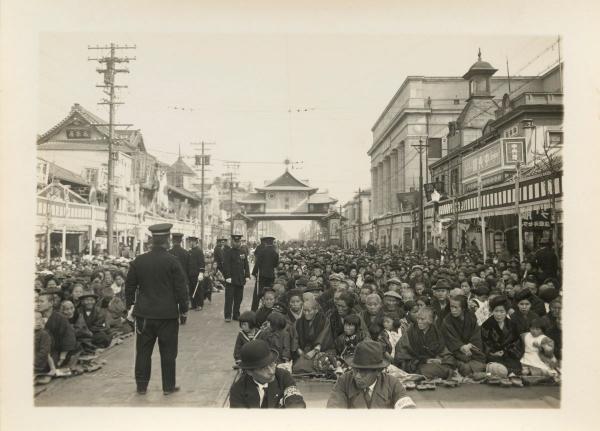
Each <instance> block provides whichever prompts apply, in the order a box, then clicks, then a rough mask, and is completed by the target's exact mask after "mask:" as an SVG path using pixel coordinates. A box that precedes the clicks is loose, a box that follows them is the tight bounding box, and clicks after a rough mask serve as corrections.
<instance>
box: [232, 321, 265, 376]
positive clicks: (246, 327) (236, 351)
mask: <svg viewBox="0 0 600 431" xmlns="http://www.w3.org/2000/svg"><path fill="white" fill-rule="evenodd" d="M239 322H240V332H239V333H238V336H237V339H236V340H235V347H234V348H233V359H234V360H235V364H236V365H235V366H234V368H237V365H238V364H239V363H240V361H241V352H242V347H244V345H245V344H246V343H247V342H248V341H252V340H254V339H255V338H256V337H257V336H258V335H259V334H260V330H258V329H257V327H256V313H255V312H254V311H244V312H243V313H242V314H240V317H239Z"/></svg>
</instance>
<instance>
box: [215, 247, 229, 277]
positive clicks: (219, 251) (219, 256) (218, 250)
mask: <svg viewBox="0 0 600 431" xmlns="http://www.w3.org/2000/svg"><path fill="white" fill-rule="evenodd" d="M226 245H227V239H226V238H217V245H216V246H215V250H214V251H213V259H214V261H215V262H217V269H218V270H219V271H221V274H222V273H223V254H224V253H225V246H226Z"/></svg>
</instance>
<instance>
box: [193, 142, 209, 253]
mask: <svg viewBox="0 0 600 431" xmlns="http://www.w3.org/2000/svg"><path fill="white" fill-rule="evenodd" d="M207 145H215V144H214V143H211V142H204V141H202V142H200V143H194V142H192V146H200V157H199V158H198V155H195V158H196V163H195V165H196V166H198V165H200V167H201V180H200V249H201V250H204V193H205V191H204V174H205V170H206V168H205V167H206V166H207V165H210V155H208V154H206V146H207Z"/></svg>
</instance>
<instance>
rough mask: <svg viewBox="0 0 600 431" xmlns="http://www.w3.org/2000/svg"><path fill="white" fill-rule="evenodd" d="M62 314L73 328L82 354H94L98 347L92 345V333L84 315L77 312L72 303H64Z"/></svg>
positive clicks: (61, 308)
mask: <svg viewBox="0 0 600 431" xmlns="http://www.w3.org/2000/svg"><path fill="white" fill-rule="evenodd" d="M60 313H61V314H62V315H63V316H65V317H66V318H67V319H68V320H69V323H70V324H71V326H72V327H73V330H74V331H75V339H76V340H77V344H78V345H79V347H80V348H81V350H82V353H94V352H95V351H96V346H94V344H93V343H92V337H93V334H92V331H90V330H89V328H88V327H87V323H85V319H84V318H83V315H82V314H80V313H79V312H78V311H77V309H76V308H75V305H74V304H73V303H72V302H71V301H63V302H62V303H61V306H60Z"/></svg>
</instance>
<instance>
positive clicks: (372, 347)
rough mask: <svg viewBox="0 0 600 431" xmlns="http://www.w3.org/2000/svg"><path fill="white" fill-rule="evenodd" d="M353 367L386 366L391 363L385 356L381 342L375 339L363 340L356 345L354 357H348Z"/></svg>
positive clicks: (348, 361)
mask: <svg viewBox="0 0 600 431" xmlns="http://www.w3.org/2000/svg"><path fill="white" fill-rule="evenodd" d="M346 362H347V363H348V365H349V366H351V367H352V368H386V367H387V366H388V365H390V363H389V362H388V361H386V360H385V359H384V358H383V348H382V346H381V344H379V343H378V342H377V341H373V340H365V341H361V342H360V343H358V344H357V345H356V350H355V352H354V357H352V358H348V359H346Z"/></svg>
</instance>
